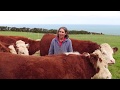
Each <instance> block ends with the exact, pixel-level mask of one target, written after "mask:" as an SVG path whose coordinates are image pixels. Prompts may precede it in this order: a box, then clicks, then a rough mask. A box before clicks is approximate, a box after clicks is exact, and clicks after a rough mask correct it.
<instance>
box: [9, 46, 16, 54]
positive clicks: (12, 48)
mask: <svg viewBox="0 0 120 90" xmlns="http://www.w3.org/2000/svg"><path fill="white" fill-rule="evenodd" d="M8 48H9V49H10V52H11V53H13V54H17V52H16V50H15V48H14V46H13V45H10V46H8Z"/></svg>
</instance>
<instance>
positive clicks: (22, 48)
mask: <svg viewBox="0 0 120 90" xmlns="http://www.w3.org/2000/svg"><path fill="white" fill-rule="evenodd" d="M28 47H29V44H25V42H24V41H22V40H18V41H16V49H17V52H18V54H20V55H29V51H28Z"/></svg>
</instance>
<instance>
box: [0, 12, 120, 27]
mask: <svg viewBox="0 0 120 90" xmlns="http://www.w3.org/2000/svg"><path fill="white" fill-rule="evenodd" d="M0 24H105V25H106V24H107V25H120V11H0Z"/></svg>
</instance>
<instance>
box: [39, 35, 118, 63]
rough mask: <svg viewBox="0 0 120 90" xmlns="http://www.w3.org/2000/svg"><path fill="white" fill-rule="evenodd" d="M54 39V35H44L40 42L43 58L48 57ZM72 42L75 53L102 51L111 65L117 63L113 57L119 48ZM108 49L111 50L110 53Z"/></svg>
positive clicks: (81, 41)
mask: <svg viewBox="0 0 120 90" xmlns="http://www.w3.org/2000/svg"><path fill="white" fill-rule="evenodd" d="M54 37H55V35H54V34H45V35H43V37H42V38H41V41H40V55H41V56H45V55H48V51H49V47H50V43H51V41H52V39H53V38H54ZM71 41H72V46H73V51H78V52H79V53H81V54H82V53H84V52H88V53H93V52H94V51H95V50H97V49H100V50H101V51H102V52H103V55H105V57H106V60H108V61H109V63H110V64H114V63H115V60H114V59H113V56H112V55H113V54H114V53H115V52H117V51H118V48H117V47H113V48H111V47H110V46H109V45H108V44H104V45H102V44H101V45H99V44H97V43H95V42H92V41H85V40H76V39H72V38H71ZM107 49H109V51H108V50H107ZM108 52H109V53H108ZM106 53H107V54H106Z"/></svg>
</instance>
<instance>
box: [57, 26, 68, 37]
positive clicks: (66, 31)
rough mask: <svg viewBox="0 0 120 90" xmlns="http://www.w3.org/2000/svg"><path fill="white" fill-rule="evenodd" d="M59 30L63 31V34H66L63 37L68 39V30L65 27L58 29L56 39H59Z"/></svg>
mask: <svg viewBox="0 0 120 90" xmlns="http://www.w3.org/2000/svg"><path fill="white" fill-rule="evenodd" d="M60 29H63V30H64V31H65V33H66V35H65V38H68V37H69V35H68V30H67V28H66V27H60V28H59V29H58V31H57V37H59V34H58V33H59V30H60Z"/></svg>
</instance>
